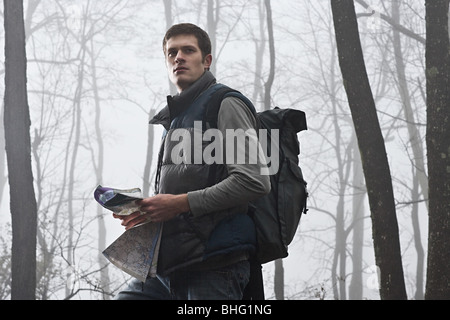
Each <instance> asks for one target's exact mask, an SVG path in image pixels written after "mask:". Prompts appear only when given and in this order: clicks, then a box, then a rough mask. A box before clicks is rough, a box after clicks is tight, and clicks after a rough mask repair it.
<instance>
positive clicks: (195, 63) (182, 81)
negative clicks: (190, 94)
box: [165, 35, 212, 92]
mask: <svg viewBox="0 0 450 320" xmlns="http://www.w3.org/2000/svg"><path fill="white" fill-rule="evenodd" d="M165 54H166V67H167V72H168V74H169V78H170V81H172V83H173V84H174V85H175V86H176V87H177V89H178V92H181V91H183V90H185V89H187V88H188V87H189V86H190V85H191V84H193V83H194V82H195V81H196V80H198V79H199V78H200V77H201V76H202V75H203V73H204V72H205V70H206V69H207V68H209V67H210V66H211V61H212V56H211V55H210V54H209V55H207V56H206V57H205V59H203V57H202V52H201V50H200V48H199V46H198V41H197V38H196V37H195V36H194V35H178V36H174V37H172V38H170V39H169V40H167V43H166V47H165Z"/></svg>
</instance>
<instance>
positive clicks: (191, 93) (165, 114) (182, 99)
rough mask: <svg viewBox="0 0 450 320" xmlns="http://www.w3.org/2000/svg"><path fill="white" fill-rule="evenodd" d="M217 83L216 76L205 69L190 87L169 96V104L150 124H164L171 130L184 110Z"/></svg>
mask: <svg viewBox="0 0 450 320" xmlns="http://www.w3.org/2000/svg"><path fill="white" fill-rule="evenodd" d="M215 83H216V78H215V77H214V76H213V74H212V73H211V72H210V71H208V70H207V71H205V73H203V75H202V76H201V77H200V78H199V79H198V80H197V81H196V82H194V83H193V84H192V85H191V86H190V87H189V88H187V89H186V90H184V91H182V92H181V93H179V94H177V95H175V96H167V105H166V106H165V107H164V108H163V109H162V110H161V111H160V112H158V114H156V115H155V116H154V117H153V118H152V119H151V120H150V122H149V123H150V124H162V125H163V126H164V128H165V129H166V130H169V128H170V123H171V122H172V120H173V119H174V118H176V117H177V116H178V115H179V114H180V113H181V112H183V110H184V109H185V108H187V107H189V106H190V105H191V104H192V102H194V101H195V99H197V98H198V97H199V96H200V95H201V94H202V93H203V92H204V91H205V90H206V89H208V88H209V87H210V86H212V85H213V84H215Z"/></svg>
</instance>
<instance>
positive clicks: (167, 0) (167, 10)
mask: <svg viewBox="0 0 450 320" xmlns="http://www.w3.org/2000/svg"><path fill="white" fill-rule="evenodd" d="M162 1H163V4H164V15H165V17H166V30H169V28H170V27H171V26H172V24H173V20H172V0H162ZM167 81H168V82H169V92H170V94H175V93H176V92H177V89H176V88H175V85H174V84H173V83H172V82H171V81H170V80H169V78H167ZM150 127H153V126H150Z"/></svg>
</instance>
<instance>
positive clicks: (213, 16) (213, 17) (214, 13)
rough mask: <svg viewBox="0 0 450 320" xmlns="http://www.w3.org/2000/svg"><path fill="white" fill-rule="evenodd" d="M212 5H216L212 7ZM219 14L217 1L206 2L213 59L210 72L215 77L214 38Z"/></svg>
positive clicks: (215, 54)
mask: <svg viewBox="0 0 450 320" xmlns="http://www.w3.org/2000/svg"><path fill="white" fill-rule="evenodd" d="M214 3H216V5H215V6H214ZM219 14H220V6H219V3H218V1H217V0H208V8H207V13H206V19H207V26H208V34H209V37H210V38H211V50H212V54H213V57H214V63H213V64H212V65H211V68H210V71H211V72H212V73H213V74H214V75H215V74H216V65H217V61H216V58H217V52H216V47H217V45H216V43H217V41H216V38H217V23H218V22H219Z"/></svg>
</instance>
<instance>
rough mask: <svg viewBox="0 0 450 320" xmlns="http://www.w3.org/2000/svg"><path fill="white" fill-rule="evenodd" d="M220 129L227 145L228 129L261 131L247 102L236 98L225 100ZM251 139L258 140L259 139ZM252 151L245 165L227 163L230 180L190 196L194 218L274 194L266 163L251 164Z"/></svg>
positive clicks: (220, 115) (220, 117) (247, 151)
mask: <svg viewBox="0 0 450 320" xmlns="http://www.w3.org/2000/svg"><path fill="white" fill-rule="evenodd" d="M217 126H218V129H219V130H220V131H221V133H222V135H223V137H224V140H225V144H226V142H227V139H228V138H230V137H227V131H226V129H242V131H241V130H240V131H241V132H242V134H244V132H245V131H247V130H248V129H255V130H256V128H257V125H256V119H255V117H254V115H253V114H252V112H251V111H250V110H249V108H248V107H247V106H246V105H245V103H244V102H243V101H241V100H240V99H238V98H235V97H228V98H225V99H224V100H223V101H222V105H221V107H220V111H219V115H218V120H217ZM233 138H234V137H233ZM251 139H257V138H256V136H255V137H252V138H251ZM255 141H256V140H255ZM255 141H254V142H255ZM239 151H242V150H236V148H235V154H237V152H239ZM249 151H250V150H249V148H247V147H246V148H245V164H236V161H233V163H228V161H227V163H226V168H227V170H228V174H229V175H228V177H227V178H225V179H224V180H222V181H221V182H219V183H218V184H216V185H214V186H211V187H209V188H205V189H202V190H197V191H192V192H189V193H188V201H189V206H190V208H191V213H192V214H193V215H194V216H200V215H203V214H208V213H211V212H214V211H217V210H223V209H227V208H230V207H233V206H236V205H240V204H245V203H247V202H248V201H251V200H254V199H256V198H258V197H260V196H263V195H264V194H266V193H268V192H269V191H270V179H269V176H267V175H262V174H261V168H262V166H264V164H263V163H261V161H257V163H256V164H251V163H252V162H250V163H249V161H248V159H249V158H250V157H251V156H252V155H251V154H249ZM224 152H225V148H224ZM259 154H261V153H259Z"/></svg>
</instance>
